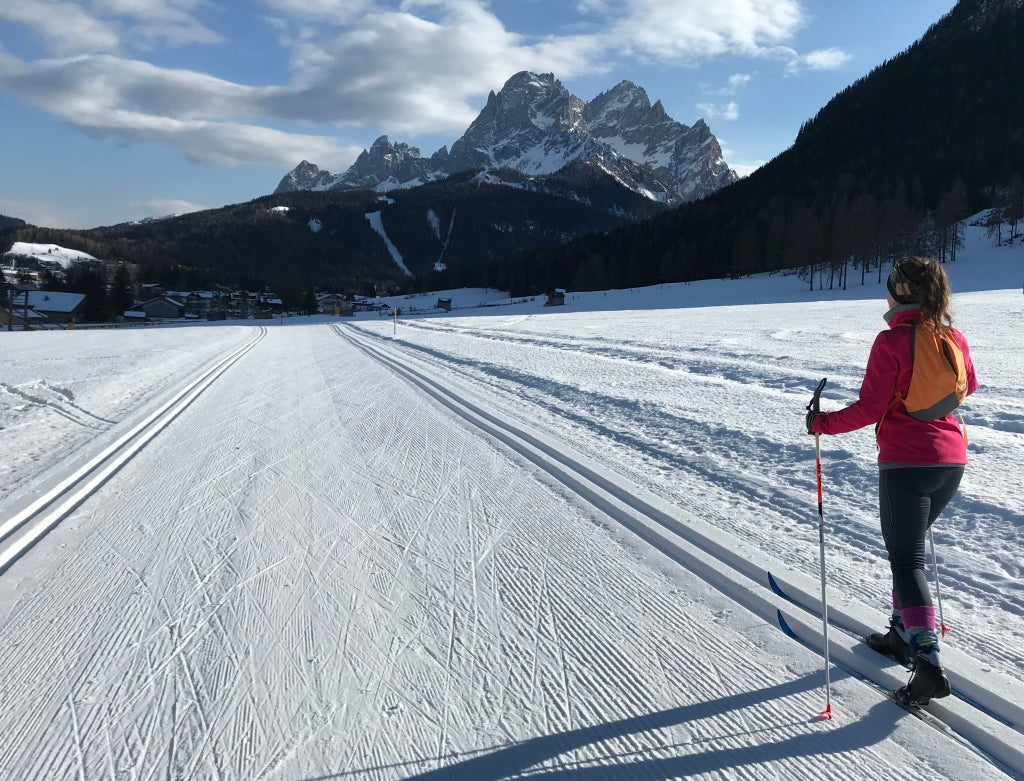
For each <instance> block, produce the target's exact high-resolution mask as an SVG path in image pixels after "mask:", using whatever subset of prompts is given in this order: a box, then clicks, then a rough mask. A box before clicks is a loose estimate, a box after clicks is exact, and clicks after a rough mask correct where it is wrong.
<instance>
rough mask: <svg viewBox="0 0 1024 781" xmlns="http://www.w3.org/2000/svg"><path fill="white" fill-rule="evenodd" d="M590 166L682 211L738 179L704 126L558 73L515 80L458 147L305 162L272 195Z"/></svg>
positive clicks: (375, 149)
mask: <svg viewBox="0 0 1024 781" xmlns="http://www.w3.org/2000/svg"><path fill="white" fill-rule="evenodd" d="M580 161H583V162H586V163H588V164H590V165H593V166H595V167H597V168H599V169H600V170H603V171H606V172H607V173H608V174H610V175H611V176H613V177H614V178H615V179H617V180H618V181H620V182H621V183H622V184H623V185H624V186H625V187H627V188H629V189H631V190H633V191H634V192H638V193H641V194H643V195H644V196H646V197H648V198H651V199H652V200H656V201H660V202H663V203H666V204H670V205H671V204H677V203H681V202H683V201H689V200H695V199H698V198H702V197H704V196H706V195H710V194H711V193H713V192H715V191H716V190H718V189H721V188H722V187H724V186H725V185H727V184H731V183H732V182H734V181H736V180H737V179H738V176H737V174H736V172H735V171H733V170H732V169H731V168H729V167H728V165H727V164H726V163H725V160H724V159H723V157H722V149H721V146H720V145H719V143H718V140H717V139H716V138H715V137H714V135H712V133H711V130H710V129H709V128H708V126H707V124H706V123H705V122H704V120H703V119H700V120H698V121H697V122H696V123H695V124H694V125H693V126H692V127H687V126H686V125H683V124H682V123H680V122H677V121H676V120H674V119H672V118H671V117H669V116H668V114H667V113H666V112H665V109H664V106H662V104H661V101H658V102H656V103H654V104H653V105H652V104H651V102H650V99H649V98H648V96H647V92H646V91H645V90H644V89H643V88H642V87H639V86H637V85H635V84H633V83H632V82H629V81H622V82H620V83H619V84H618V85H616V86H615V87H613V88H612V89H610V90H608V91H607V92H603V93H601V94H600V95H598V96H597V97H596V98H594V99H593V100H592V101H590V102H589V103H587V102H585V101H583V100H582V99H580V98H579V97H577V96H575V95H572V94H570V93H569V91H568V90H567V89H566V88H565V87H564V86H562V84H561V82H559V81H558V80H557V79H556V78H555V77H554V75H553V74H550V73H545V74H536V73H530V72H528V71H523V72H521V73H517V74H516V75H514V76H512V77H511V78H510V79H509V80H508V81H507V82H506V83H505V85H504V86H503V87H502V89H501V90H500V91H499V92H498V93H494V92H491V93H490V95H489V96H488V98H487V103H486V105H485V106H484V108H483V109H482V110H481V112H480V114H479V115H478V116H477V118H476V119H475V120H474V121H473V122H472V123H471V124H470V126H469V128H468V129H467V130H466V132H465V133H464V134H463V136H462V137H461V138H460V139H458V140H457V141H456V142H455V143H454V144H453V145H452V147H451V150H450V151H449V150H448V148H447V147H441V149H439V150H438V151H437V152H435V153H434V154H433V155H431V156H430V157H429V158H424V157H422V156H421V154H420V150H419V149H417V148H416V147H412V146H409V145H408V144H404V143H392V142H391V140H390V139H389V138H388V136H381V137H380V138H378V139H377V140H376V141H374V143H373V145H372V146H371V147H370V149H368V150H364V151H363V152H362V154H360V155H359V157H358V158H357V159H356V161H355V163H354V164H353V165H352V166H351V167H350V168H349V169H348V170H347V171H346V172H345V173H343V174H340V175H334V174H331V173H330V172H329V171H324V170H322V169H320V168H319V167H318V166H316V165H314V164H313V163H310V162H308V161H305V160H304V161H302V162H301V163H299V165H297V166H296V167H295V168H294V169H293V170H292V171H290V172H289V173H288V174H286V175H285V176H284V178H282V180H281V182H280V183H279V184H278V187H277V189H276V190H275V193H282V192H292V191H295V190H335V189H354V188H364V187H365V188H371V189H376V190H378V191H382V192H384V191H387V190H391V189H396V188H407V187H415V186H418V185H421V184H426V183H428V182H432V181H437V180H438V179H443V178H445V177H447V176H450V175H452V174H456V173H459V172H462V171H467V170H472V169H483V170H484V171H488V170H494V169H500V168H511V169H515V170H517V171H520V172H522V173H524V174H527V175H529V176H545V175H549V174H553V173H556V172H558V171H560V170H562V169H563V168H565V167H566V166H567V165H569V164H572V163H576V162H580Z"/></svg>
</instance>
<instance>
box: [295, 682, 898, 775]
mask: <svg viewBox="0 0 1024 781" xmlns="http://www.w3.org/2000/svg"><path fill="white" fill-rule="evenodd" d="M820 684H821V680H820V675H816V674H811V675H808V676H804V677H803V678H799V679H797V680H795V681H790V682H788V683H784V684H779V685H777V686H771V687H768V688H766V689H760V690H758V691H754V692H744V693H742V694H735V695H730V696H728V697H723V698H721V699H718V700H714V701H712V702H701V703H696V704H693V705H685V706H681V707H678V708H670V709H668V710H663V711H659V712H657V713H651V714H644V715H642V716H633V717H629V718H625V719H618V720H616V721H610V722H606V723H604V724H596V725H593V726H588V727H580V728H578V729H573V730H568V731H565V732H558V733H554V734H551V735H542V736H540V737H536V738H530V739H527V740H523V741H518V742H516V743H510V744H506V745H503V746H496V747H494V748H490V749H483V750H480V751H473V752H465V753H462V754H454V755H448V756H444V757H439V758H437V759H432V760H421V761H414V762H405V763H400V764H394V765H389V766H386V767H381V766H378V767H374V768H365V769H363V770H360V771H351V772H346V773H339V774H337V775H329V776H321V777H319V778H317V779H307V780H306V781H328V779H344V778H357V777H359V776H365V777H368V776H371V775H372V776H376V775H377V774H379V773H380V772H381V771H386V770H391V771H395V770H400V769H401V768H407V769H408V770H409V771H410V772H411V773H412V775H408V776H405V778H406V779H408V780H409V781H442V779H443V781H453V780H454V779H464V781H503V780H504V779H512V778H519V777H524V776H529V777H530V778H543V779H546V780H547V781H551V780H553V779H565V781H570V780H571V781H606V780H607V781H624V779H629V778H638V779H639V778H643V779H669V778H680V777H684V776H688V775H697V774H700V773H710V772H712V771H716V770H723V769H726V768H742V767H746V766H751V765H757V764H759V763H762V762H765V761H778V760H786V759H793V758H798V757H807V756H822V755H828V754H842V753H845V752H849V751H854V750H857V749H862V748H866V747H867V746H873V745H875V744H877V743H880V742H881V741H883V740H885V738H886V737H888V736H889V735H891V734H892V732H893V730H894V729H895V728H896V724H897V723H898V721H899V720H900V718H901V717H902V716H903V715H905V714H904V713H903V712H902V711H901V710H900V709H899V708H898V707H896V706H895V705H893V704H892V703H890V702H887V701H883V702H879V703H878V704H877V705H875V706H874V707H873V708H871V710H870V711H869V713H868V714H867V716H866V717H865V718H863V719H860V720H859V721H856V722H853V723H849V724H842V725H841V726H835V723H834V722H833V723H831V724H823V723H822V719H821V718H820V717H818V716H815V717H813V718H810V719H805V720H801V721H793V720H789V721H784V720H781V719H780V720H779V721H777V722H775V723H769V722H766V723H765V724H764V725H763V726H760V727H758V728H756V729H750V728H749V727H745V728H744V729H742V730H737V731H734V732H730V733H728V734H722V735H716V736H714V737H712V738H705V739H701V740H687V741H686V742H684V743H679V744H677V745H676V746H671V745H670V746H658V747H657V748H654V749H651V748H645V749H638V750H628V751H624V752H620V753H614V752H612V753H609V752H608V751H607V750H602V751H599V752H597V751H594V752H592V756H600V759H599V760H596V759H589V760H570V759H566V760H565V761H559V760H558V758H559V757H562V756H563V755H568V754H571V753H572V752H574V751H578V750H581V749H587V748H590V747H597V746H598V745H599V744H607V743H608V742H610V741H615V740H616V739H618V738H623V737H625V736H628V735H637V734H640V733H645V732H651V731H654V730H659V729H668V728H671V727H680V726H683V725H685V724H687V723H689V722H692V721H694V720H697V719H707V718H712V717H715V716H722V715H723V714H726V713H730V712H733V711H739V710H742V709H746V708H750V707H752V706H755V705H759V704H760V705H762V706H764V705H765V704H768V703H771V702H772V701H775V700H778V699H780V698H784V697H789V696H793V695H796V694H800V693H801V692H805V691H809V690H811V689H814V688H816V687H818V686H820ZM763 711H764V707H762V708H760V712H763ZM738 723H742V724H744V725H745V724H748V723H749V720H745V721H744V722H738ZM801 726H803V727H805V728H804V729H803V730H802V731H801V732H800V733H799V734H796V735H793V734H792V733H793V732H794V730H796V729H798V728H800V727H801ZM772 732H778V733H780V735H781V734H783V733H786V734H789V735H790V736H789V737H785V738H782V739H780V740H779V741H777V742H770V743H766V742H765V741H764V740H761V741H758V743H757V744H756V745H748V746H740V747H736V748H733V747H729V748H713V747H712V746H711V744H714V743H721V742H724V741H728V742H734V741H732V740H730V739H731V738H736V737H740V736H743V735H754V734H762V735H764V734H769V733H772ZM702 746H705V747H706V748H707V750H701V747H702ZM606 748H607V746H606ZM670 749H677V750H679V751H682V752H684V753H680V754H677V755H674V756H660V757H655V756H651V754H654V753H662V754H663V753H664V752H665V751H666V750H670ZM644 757H646V758H644ZM598 761H599V762H600V764H596V762H598ZM427 762H429V763H430V764H435V763H437V762H441V763H444V764H443V765H441V766H440V767H436V768H434V769H431V770H426V771H420V772H417V771H416V770H414V767H415V766H419V767H422V766H423V765H424V764H426V763H427Z"/></svg>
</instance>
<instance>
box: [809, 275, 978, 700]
mask: <svg viewBox="0 0 1024 781" xmlns="http://www.w3.org/2000/svg"><path fill="white" fill-rule="evenodd" d="M887 287H888V291H889V295H888V298H887V300H888V303H889V311H888V312H887V313H886V314H885V320H886V322H887V323H888V324H889V329H888V330H886V331H882V332H881V333H879V334H878V336H877V337H876V338H875V342H874V344H873V345H872V347H871V353H870V355H869V357H868V364H867V368H866V369H865V372H864V380H863V382H862V383H861V388H860V397H859V399H858V400H857V401H856V402H854V403H853V404H851V405H850V406H849V407H847V408H846V409H842V410H839V411H837V412H824V413H823V412H816V411H814V410H811V411H810V412H808V413H807V433H808V434H843V433H846V432H848V431H854V430H855V429H859V428H862V427H864V426H867V425H869V424H875V425H876V430H875V433H876V436H877V440H878V451H879V452H878V467H879V480H878V499H879V515H880V516H881V526H882V537H883V539H884V540H885V548H886V551H887V552H888V554H889V565H890V568H891V570H892V606H893V610H892V616H891V618H890V622H889V630H888V631H887V632H886V633H885V634H873V635H870V636H868V637H867V638H866V641H867V644H868V645H869V646H871V647H872V648H874V649H875V650H876V651H879V652H880V653H883V654H886V655H888V656H891V657H893V658H894V659H896V660H897V661H899V662H901V663H903V664H912V665H913V670H914V672H913V676H912V677H911V679H910V682H909V683H908V684H907V685H906V686H904V687H902V688H901V689H899V690H898V691H897V692H896V697H897V699H898V700H899V701H900V702H902V703H904V704H906V705H926V704H927V703H928V702H929V701H930V700H932V699H933V698H937V697H945V696H947V695H948V694H949V680H948V679H947V678H946V674H945V672H944V671H943V669H942V662H941V661H940V659H939V633H938V632H937V631H936V624H935V608H934V607H933V603H932V597H931V593H930V591H929V589H928V581H927V579H926V578H925V572H924V565H925V538H926V535H927V533H928V529H929V528H930V527H931V525H932V522H933V521H934V520H935V519H936V518H937V517H938V515H939V513H941V512H942V510H943V508H945V506H946V504H947V503H948V502H949V500H950V499H951V498H952V497H953V495H954V494H955V493H956V490H957V488H958V487H959V485H960V479H961V478H962V477H963V473H964V465H965V464H966V463H967V444H966V436H965V433H964V430H963V429H962V428H961V426H960V423H959V422H958V420H957V417H956V415H955V414H954V413H952V412H950V413H949V414H947V415H945V416H943V417H940V418H938V419H936V420H920V419H918V418H916V417H912V416H911V415H910V414H909V413H908V412H907V409H906V407H905V406H904V404H903V403H901V400H902V399H905V398H906V396H907V393H908V390H909V387H910V380H911V375H912V368H913V359H914V354H913V343H912V340H913V339H914V329H912V328H899V327H897V326H900V325H906V324H910V323H917V324H918V325H917V327H918V328H921V327H925V328H931V329H934V331H935V332H936V333H938V334H948V335H949V336H951V337H952V339H953V340H954V342H955V343H956V345H957V346H958V347H959V348H960V350H961V351H962V353H963V364H964V369H965V370H966V380H967V388H966V392H967V393H968V394H970V393H973V392H974V391H975V390H976V389H977V387H978V381H977V379H976V377H975V374H974V365H973V364H972V362H971V359H970V354H969V352H968V347H967V340H966V339H965V338H964V336H963V334H961V333H960V332H959V331H957V330H956V329H955V328H953V327H952V317H951V315H950V311H949V309H950V287H949V280H948V279H947V278H946V272H945V271H944V270H943V268H942V265H941V264H939V263H938V262H936V261H934V260H929V259H927V258H918V257H913V258H904V259H903V260H901V261H899V262H897V263H896V264H895V265H894V266H893V270H892V273H891V274H890V275H889V279H888V282H887Z"/></svg>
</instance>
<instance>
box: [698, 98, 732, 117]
mask: <svg viewBox="0 0 1024 781" xmlns="http://www.w3.org/2000/svg"><path fill="white" fill-rule="evenodd" d="M697 112H698V113H699V114H701V116H703V117H705V118H706V119H724V120H726V121H728V122H731V121H733V120H736V119H739V118H740V107H739V104H737V103H736V102H735V101H732V100H730V101H729V102H728V103H725V104H716V103H698V104H697Z"/></svg>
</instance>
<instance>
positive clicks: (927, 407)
mask: <svg viewBox="0 0 1024 781" xmlns="http://www.w3.org/2000/svg"><path fill="white" fill-rule="evenodd" d="M900 325H906V326H909V327H910V356H911V363H912V365H913V369H912V372H913V373H912V374H911V377H910V388H908V389H907V395H906V396H905V397H904V396H901V395H900V392H899V390H898V389H897V390H896V391H895V397H894V399H893V403H894V404H895V403H898V402H902V403H903V406H904V407H905V408H906V410H907V414H908V415H910V417H912V418H916V419H917V420H938V419H939V418H944V417H946V415H948V414H949V413H951V412H952V411H953V410H955V409H956V408H957V407H959V406H960V402H962V401H963V400H964V398H966V396H967V367H966V365H965V364H964V353H963V350H961V349H960V346H959V345H958V344H957V343H956V340H954V339H953V337H952V336H951V335H950V334H949V332H948V331H946V332H943V333H937V332H936V330H935V328H934V327H932V326H931V325H928V324H921V323H900Z"/></svg>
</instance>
